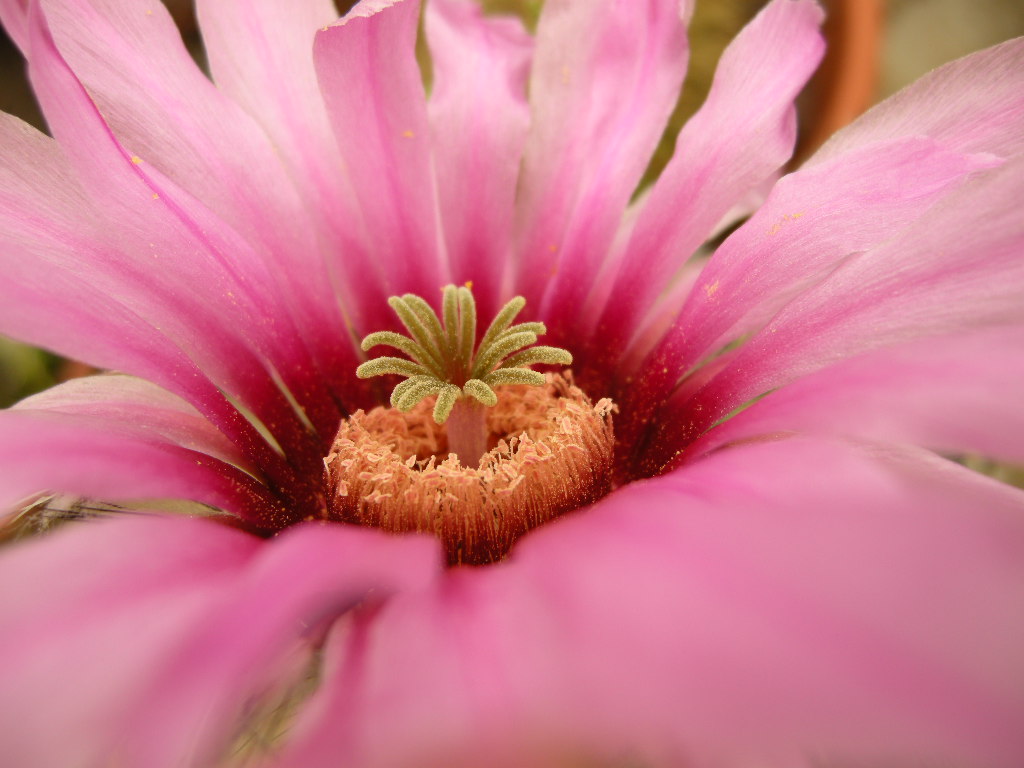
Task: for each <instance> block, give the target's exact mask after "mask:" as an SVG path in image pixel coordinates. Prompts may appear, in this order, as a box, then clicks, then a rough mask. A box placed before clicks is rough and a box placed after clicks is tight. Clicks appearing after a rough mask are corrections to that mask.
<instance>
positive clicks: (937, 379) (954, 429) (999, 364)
mask: <svg viewBox="0 0 1024 768" xmlns="http://www.w3.org/2000/svg"><path fill="white" fill-rule="evenodd" d="M1021 382H1024V328H1022V327H1019V326H1018V327H1015V328H1010V329H1003V328H999V329H995V330H988V331H984V332H978V333H973V334H966V335H958V336H946V337H943V338H941V339H928V340H925V341H919V342H917V343H915V344H907V345H901V346H897V347H894V348H892V349H884V350H880V351H877V352H874V353H870V354H867V355H864V356H862V357H859V358H854V359H852V360H848V361H844V362H842V363H839V364H837V365H833V366H831V367H829V368H826V369H824V370H822V371H819V372H818V373H813V374H811V375H809V376H805V377H803V378H801V379H799V380H797V381H795V382H794V383H792V384H790V385H789V386H786V387H783V388H782V389H780V390H778V391H776V392H773V393H772V394H771V395H769V396H768V397H766V398H764V399H763V400H760V401H758V402H757V403H755V404H754V405H752V406H751V407H750V408H748V409H747V410H745V411H744V412H743V413H741V414H739V415H738V416H736V417H734V418H732V419H730V420H729V421H727V422H726V423H725V424H723V425H721V426H720V427H717V428H715V429H713V430H711V431H710V432H708V433H707V435H705V437H704V438H702V439H701V440H699V441H697V442H696V443H695V444H694V445H692V446H691V447H690V448H688V449H687V454H688V455H690V456H699V455H700V454H701V453H703V452H706V451H710V450H714V448H716V447H718V446H721V445H723V444H725V443H728V442H732V441H737V440H747V439H751V438H755V437H757V436H759V435H771V434H777V433H785V432H800V433H812V434H824V435H846V436H856V437H861V438H866V439H870V440H882V441H894V442H909V443H913V444H920V445H927V446H929V447H931V448H936V449H939V450H944V451H949V452H953V453H968V452H973V453H980V454H982V455H986V456H990V457H993V458H997V459H1001V460H1003V461H1010V462H1015V463H1018V464H1024V390H1022V385H1021Z"/></svg>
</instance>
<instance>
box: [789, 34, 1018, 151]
mask: <svg viewBox="0 0 1024 768" xmlns="http://www.w3.org/2000/svg"><path fill="white" fill-rule="evenodd" d="M1022 120H1024V37H1018V38H1017V39H1015V40H1009V41H1007V42H1005V43H1002V44H1000V45H996V46H994V47H992V48H988V49H986V50H984V51H978V52H977V53H972V54H971V55H969V56H965V57H963V58H962V59H958V60H956V61H953V62H950V63H949V64H945V65H943V66H941V67H939V68H938V69H936V70H934V71H932V72H929V73H928V74H927V75H925V76H924V77H922V78H921V79H920V80H917V81H916V82H914V83H912V84H911V85H908V86H907V87H906V88H904V89H903V90H902V91H900V92H899V93H897V94H896V95H895V96H892V97H891V98H889V99H886V100H885V101H884V102H882V103H881V104H879V105H878V106H876V107H875V108H873V109H871V110H869V111H868V112H867V113H866V114H864V115H863V116H862V117H861V118H860V119H858V120H856V121H855V122H853V123H852V124H851V125H849V126H847V127H846V128H844V129H843V130H841V131H839V132H838V133H837V134H836V135H835V136H833V137H832V138H831V139H829V141H828V142H826V144H825V146H823V147H822V148H821V149H820V150H819V151H818V152H817V153H816V154H815V155H814V157H812V158H811V159H810V160H808V165H816V164H817V163H819V162H822V161H824V160H826V159H830V158H833V157H835V156H837V155H840V154H843V153H846V152H850V151H852V150H855V149H858V148H860V147H863V146H866V145H868V144H872V143H874V142H876V141H884V140H887V139H891V138H895V137H897V136H915V135H925V136H930V137H932V138H934V139H936V140H938V141H939V142H941V143H942V144H944V145H945V146H948V147H950V148H953V149H956V150H959V151H961V152H991V153H993V154H996V155H999V156H1000V157H1011V156H1012V155H1016V154H1020V153H1021V152H1024V133H1022V132H1021V129H1020V125H1021V121H1022Z"/></svg>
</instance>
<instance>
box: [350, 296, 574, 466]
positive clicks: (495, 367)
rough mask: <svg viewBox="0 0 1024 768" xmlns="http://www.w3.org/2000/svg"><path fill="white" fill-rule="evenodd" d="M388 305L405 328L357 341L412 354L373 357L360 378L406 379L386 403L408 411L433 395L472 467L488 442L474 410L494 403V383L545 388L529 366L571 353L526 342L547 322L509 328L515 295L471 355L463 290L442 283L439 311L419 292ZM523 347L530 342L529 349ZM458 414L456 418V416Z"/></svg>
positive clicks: (470, 309)
mask: <svg viewBox="0 0 1024 768" xmlns="http://www.w3.org/2000/svg"><path fill="white" fill-rule="evenodd" d="M388 305H389V306H390V307H391V308H392V309H393V310H394V311H395V314H397V315H398V319H399V320H401V321H402V325H404V326H405V329H406V330H407V331H408V332H409V336H408V337H406V336H403V335H401V334H399V333H394V332H393V331H377V332H376V333H371V334H370V335H368V336H367V337H366V338H365V339H363V342H362V345H361V346H362V348H363V351H364V352H365V351H369V350H370V349H372V348H373V347H376V346H388V347H392V348H394V349H397V350H398V351H399V352H402V353H404V354H405V355H407V356H408V358H410V359H405V358H400V357H378V358H375V359H373V360H369V361H367V362H365V363H363V364H362V365H360V366H359V368H357V369H356V375H357V376H358V377H359V378H361V379H367V378H370V377H372V376H385V375H396V376H404V377H406V379H405V381H403V382H401V383H399V384H398V385H397V386H396V387H395V389H394V391H393V392H392V394H391V405H392V406H394V407H395V408H398V409H399V410H400V411H403V412H408V411H410V410H412V409H413V408H414V407H415V406H416V405H417V404H418V403H419V402H420V401H421V400H423V399H424V398H426V397H430V396H432V395H437V403H436V404H435V406H434V413H433V416H434V421H435V422H436V423H438V424H444V423H445V422H446V421H448V420H449V418H451V419H452V421H451V423H449V426H448V442H449V447H450V448H451V450H452V452H453V453H456V454H457V455H458V457H459V460H460V461H461V462H462V463H463V464H465V465H466V466H474V467H475V466H476V465H477V464H478V463H479V461H480V457H481V456H482V455H483V452H484V451H485V450H486V448H484V449H483V450H481V446H486V442H487V441H486V432H485V429H486V427H485V424H484V419H483V417H482V415H480V413H477V411H479V410H480V409H481V407H482V406H487V407H491V406H494V405H495V404H496V403H497V401H498V398H497V395H496V394H495V392H494V389H493V388H494V387H496V386H500V385H503V384H529V385H532V386H538V387H539V386H543V385H544V381H545V380H544V376H543V374H541V373H538V372H537V371H532V370H530V369H529V367H528V366H531V365H536V364H538V363H543V364H546V365H571V364H572V355H571V354H569V352H567V351H566V350H564V349H561V348H559V347H545V346H539V347H530V345H532V344H536V343H537V337H538V336H539V335H541V334H544V333H546V332H547V328H546V327H545V326H544V323H536V322H532V323H520V324H518V325H512V322H513V321H514V320H515V319H516V316H517V315H518V314H519V313H520V312H521V311H522V309H523V307H524V306H525V305H526V299H524V298H523V297H522V296H516V297H515V298H514V299H512V300H511V301H509V302H508V303H507V304H506V305H505V306H504V307H502V309H501V311H500V312H498V314H497V316H496V317H495V318H494V320H493V321H492V322H491V324H490V326H489V327H488V328H487V331H486V332H485V333H484V335H483V338H482V339H481V340H480V343H479V345H477V347H476V352H475V353H474V351H473V344H474V341H475V340H476V329H477V317H476V302H475V301H474V300H473V294H472V292H471V291H470V290H469V288H468V287H456V286H454V285H448V286H445V288H444V291H443V296H442V300H441V315H442V316H443V317H444V322H443V323H442V321H441V319H440V318H439V317H438V315H437V313H435V312H434V310H432V309H431V308H430V305H429V304H427V302H426V301H424V300H423V299H422V298H420V297H419V296H415V295H413V294H406V295H404V296H402V297H398V296H392V297H391V298H390V299H388ZM527 347H530V348H528V349H527ZM456 417H457V418H456Z"/></svg>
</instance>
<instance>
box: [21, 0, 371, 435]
mask: <svg viewBox="0 0 1024 768" xmlns="http://www.w3.org/2000/svg"><path fill="white" fill-rule="evenodd" d="M39 8H44V9H45V11H44V10H39V11H37V12H36V13H34V17H35V21H36V23H37V24H38V25H39V26H40V29H39V36H40V39H39V41H38V45H34V46H33V47H32V48H31V50H30V51H29V61H30V70H31V74H32V77H33V82H34V84H35V85H36V91H37V94H38V95H39V96H40V102H41V104H42V106H43V110H44V112H45V113H46V115H47V120H48V122H49V124H50V126H51V128H52V129H53V131H54V135H55V136H56V137H57V138H58V140H60V141H61V142H62V143H63V145H64V146H65V148H66V149H67V150H68V152H69V155H70V157H71V160H72V162H73V164H74V165H75V167H76V170H77V171H78V172H79V173H80V174H81V176H82V179H83V183H84V184H85V185H86V187H87V188H88V190H89V192H90V194H91V195H92V196H93V197H94V199H95V200H96V201H97V202H98V203H100V204H101V205H102V207H103V208H105V209H106V212H107V213H108V214H111V213H115V212H119V211H118V209H120V208H122V207H127V208H128V210H130V212H131V219H130V220H134V221H136V222H137V224H138V226H139V227H140V228H144V232H142V233H140V236H139V237H138V239H139V240H141V241H143V242H140V243H139V244H138V246H137V247H139V248H140V249H145V248H147V247H150V248H151V247H152V246H151V245H149V244H150V243H154V242H155V243H156V245H157V246H158V247H161V246H162V247H164V248H165V249H167V250H170V249H171V248H175V249H177V248H180V249H186V252H187V253H189V254H190V256H191V260H192V261H195V260H196V257H197V255H199V254H197V253H196V251H197V250H200V253H202V249H197V248H196V245H197V243H199V244H201V245H202V246H205V249H209V250H210V251H213V253H211V254H209V256H207V258H211V257H212V258H211V260H213V261H223V262H226V263H227V264H228V265H230V266H229V267H228V268H229V269H231V270H233V272H234V274H233V275H231V278H234V280H233V282H234V283H235V285H234V286H233V287H232V290H231V291H230V294H226V293H224V292H222V291H219V292H217V294H216V295H215V297H214V299H211V301H216V303H214V304H213V306H214V307H216V306H217V304H226V303H229V302H231V303H233V304H234V307H232V308H233V309H235V310H242V311H243V312H246V311H248V313H249V316H248V317H244V319H242V322H243V323H245V324H246V325H255V326H259V325H260V324H261V320H263V319H264V318H265V316H266V315H267V314H268V313H270V314H273V315H274V320H275V322H274V323H273V324H272V325H270V328H272V329H273V330H274V331H275V332H276V333H274V334H272V333H268V332H267V330H266V329H264V331H263V333H261V334H258V335H254V338H253V341H254V342H256V343H262V344H263V346H264V347H271V348H272V349H267V350H266V354H267V355H268V357H269V358H270V359H271V360H272V361H273V363H274V364H275V366H276V367H277V369H278V371H277V375H279V376H280V378H281V379H282V380H283V381H284V382H285V383H286V384H287V386H289V388H291V389H292V390H293V394H295V396H296V398H297V399H299V400H300V402H302V403H303V405H304V407H305V408H306V409H307V411H308V412H309V416H310V418H311V419H312V420H313V421H314V423H316V424H318V425H320V426H324V427H325V428H327V425H328V424H330V425H331V426H330V427H329V428H330V429H333V425H334V424H336V422H337V417H338V413H337V410H336V408H334V403H333V402H332V398H331V395H330V394H329V393H328V392H326V391H324V389H323V386H322V384H321V383H320V382H321V381H322V380H323V379H324V378H325V377H324V376H321V377H316V376H311V375H308V374H309V373H312V372H313V371H315V369H316V368H317V367H323V368H324V369H325V373H326V374H330V373H331V372H332V371H335V370H336V371H338V372H339V376H340V375H341V374H342V372H345V373H347V374H348V378H349V379H352V380H354V376H353V375H352V374H351V370H352V366H353V365H354V364H355V355H354V351H353V350H352V348H351V344H350V343H349V342H348V340H347V338H346V337H345V336H344V335H343V334H337V333H333V332H332V333H327V332H326V329H328V328H330V329H332V330H333V328H336V327H338V326H339V325H342V324H343V320H342V317H341V315H340V313H339V311H338V304H337V299H336V297H335V295H334V293H333V291H332V290H331V288H330V286H331V281H330V279H329V276H328V274H327V272H326V270H325V266H324V263H323V261H322V258H321V256H320V253H319V251H318V245H317V243H316V241H315V237H314V233H313V228H312V227H310V226H309V224H308V222H307V221H306V220H305V214H304V210H303V208H302V206H301V203H300V201H299V199H298V197H297V195H296V193H295V190H294V185H293V183H292V181H291V179H290V178H289V177H288V176H287V174H286V172H285V169H284V168H283V167H281V165H280V162H279V161H278V159H277V157H276V155H275V154H274V150H273V147H272V145H271V144H270V142H269V141H267V138H266V136H265V135H263V133H262V132H261V131H260V129H259V128H258V127H257V126H256V125H255V124H254V123H253V122H252V121H251V120H250V119H249V118H248V117H247V116H246V115H245V114H244V113H243V112H242V111H241V110H240V109H239V108H238V107H237V106H236V105H234V104H232V103H231V102H230V101H228V100H227V99H226V98H224V97H223V96H221V95H219V94H218V93H217V91H216V89H214V88H213V86H212V85H211V84H210V83H209V81H208V80H206V79H205V77H204V76H203V75H202V73H201V72H199V70H198V69H197V68H196V67H195V65H194V63H193V62H192V60H191V58H190V57H189V56H188V53H187V52H186V51H185V49H184V47H183V46H182V44H181V40H180V39H179V38H178V33H177V29H176V27H175V26H174V24H173V22H172V21H171V19H170V17H169V16H168V15H167V13H166V11H165V10H164V9H163V8H162V7H160V6H155V7H154V9H151V10H152V13H150V14H147V13H145V10H146V9H145V8H143V7H141V6H138V5H137V4H135V3H132V2H130V0H118V1H117V2H114V3H107V4H105V5H104V6H103V7H102V8H98V7H95V6H93V5H91V4H90V3H89V2H79V3H69V2H67V0H47V1H46V2H43V3H42V4H41V5H40V6H39ZM83 30H87V32H88V33H87V34H83ZM51 37H52V40H51ZM66 69H70V70H71V72H70V74H69V73H67V72H66V71H65V70H66ZM62 80H63V81H64V84H63V86H62V87H63V88H64V89H67V90H70V91H79V90H81V89H82V88H84V89H85V91H86V92H87V93H88V96H89V99H88V101H85V100H83V96H84V95H85V94H84V93H77V92H75V93H74V95H73V96H72V94H70V93H65V94H62V97H56V98H55V94H53V91H54V90H56V89H57V88H58V87H60V86H58V83H60V82H61V81H62ZM97 109H98V110H99V112H100V113H101V114H102V115H104V117H103V118H102V121H103V122H102V125H101V126H100V127H98V128H97V130H98V131H102V132H103V133H106V132H107V131H110V132H112V137H113V138H114V139H115V140H116V141H115V147H112V148H109V152H110V155H108V156H106V157H105V156H104V155H105V154H106V153H104V152H103V151H102V149H101V147H102V148H104V149H107V148H108V147H109V145H110V144H111V137H109V136H103V137H102V141H103V144H100V145H99V146H93V145H91V144H89V143H88V142H87V141H85V140H84V136H83V135H82V134H84V133H85V132H86V131H87V130H88V129H87V128H86V127H85V126H84V125H83V123H84V122H86V121H88V120H90V119H91V120H92V121H93V122H95V121H96V120H97V117H96V116H92V115H89V114H88V113H89V112H92V111H94V110H97ZM97 141H100V136H97ZM103 145H108V147H104V146H103ZM115 153H116V157H115V156H114V155H115ZM129 159H131V164H130V165H128V160H129ZM119 166H120V167H121V168H118V167H119ZM124 166H127V167H124ZM115 169H118V170H120V173H119V172H118V170H115ZM254 169H255V170H254ZM119 176H121V177H123V178H121V179H119V178H118V177H119ZM115 180H116V181H115ZM133 187H134V190H133V191H138V192H142V191H143V189H144V191H145V193H146V195H145V197H144V198H142V199H131V198H132V197H133V196H132V195H129V194H128V191H129V190H130V189H132V188H133ZM153 194H157V195H158V197H157V198H155V199H154V198H152V195H153ZM126 198H129V199H127V200H126ZM146 214H148V216H147V215H146ZM123 215H126V214H123ZM118 229H119V234H121V235H122V236H123V235H124V234H125V233H124V232H123V231H120V230H123V229H125V228H124V226H123V224H121V223H120V222H119V228H118ZM161 241H163V242H161ZM168 241H169V242H168ZM175 241H177V242H175ZM172 243H173V245H172ZM202 255H203V256H206V254H202ZM199 258H202V256H199ZM232 262H233V263H232ZM236 275H237V276H240V277H236ZM229 279H230V278H229ZM211 282H212V281H211ZM212 285H213V286H214V287H220V286H219V285H218V284H217V283H216V282H212ZM191 290H192V291H193V292H197V291H199V290H200V288H199V287H198V286H192V287H191ZM225 299H227V301H226V300H225ZM250 302H251V303H250ZM293 321H294V322H297V323H298V326H299V327H297V328H296V327H294V325H293ZM264 324H265V321H264ZM275 336H276V338H275ZM275 346H276V348H273V347H275ZM308 347H312V348H313V352H314V355H315V359H311V356H310V349H308ZM303 373H307V375H303ZM326 378H327V380H331V377H330V376H329V375H328V376H326ZM320 419H322V420H323V425H321V424H320Z"/></svg>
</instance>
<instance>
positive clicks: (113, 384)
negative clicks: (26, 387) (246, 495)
mask: <svg viewBox="0 0 1024 768" xmlns="http://www.w3.org/2000/svg"><path fill="white" fill-rule="evenodd" d="M12 410H15V411H31V412H33V413H54V414H61V415H62V416H64V417H65V419H64V423H66V424H71V423H77V424H92V425H95V426H97V427H102V428H103V429H104V430H107V431H109V432H117V433H118V434H121V435H125V436H132V437H138V438H142V439H158V440H160V441H166V442H168V443H170V444H173V445H179V446H181V447H182V448H188V449H189V450H192V451H199V452H200V453H205V454H206V455H208V456H212V457H214V458H216V459H219V460H220V461H223V462H225V463H228V464H233V465H235V466H238V467H241V468H243V469H245V470H246V471H248V472H250V473H253V472H255V471H256V470H255V469H254V468H253V467H251V466H247V462H246V459H245V456H244V455H243V454H242V453H241V452H240V451H239V450H238V449H237V447H236V446H234V445H232V444H231V443H230V442H229V441H228V440H227V438H225V437H224V435H223V434H222V433H221V432H220V431H218V430H217V429H216V428H215V427H214V426H213V425H212V424H211V423H210V422H209V421H208V420H207V419H205V418H204V417H203V415H202V414H201V413H199V412H198V411H197V410H196V409H195V408H193V407H192V406H190V405H189V404H188V403H186V402H185V401H184V400H181V399H180V398H178V397H177V396H175V395H172V394H171V393H170V392H168V391H166V390H164V389H161V388H160V387H158V386H156V385H154V384H151V383H149V382H148V381H145V380H143V379H137V378H135V377H133V376H124V375H120V374H108V375H103V376H84V377H81V378H78V379H71V380H70V381H67V382H64V383H63V384H59V385H57V386H55V387H52V388H50V389H48V390H46V391H44V392H40V393H39V394H37V395H33V396H32V397H29V398H26V399H25V400H22V401H21V402H20V403H18V404H16V405H15V406H14V407H13V408H12Z"/></svg>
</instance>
